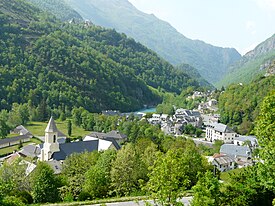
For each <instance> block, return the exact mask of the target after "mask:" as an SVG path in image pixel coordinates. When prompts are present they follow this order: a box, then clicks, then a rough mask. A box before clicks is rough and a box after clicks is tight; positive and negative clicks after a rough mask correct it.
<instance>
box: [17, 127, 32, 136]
mask: <svg viewBox="0 0 275 206" xmlns="http://www.w3.org/2000/svg"><path fill="white" fill-rule="evenodd" d="M13 132H14V133H21V134H22V135H29V136H33V135H32V133H31V132H30V131H29V130H27V129H26V128H25V127H24V126H23V125H19V126H17V127H16V128H15V129H14V130H13Z"/></svg>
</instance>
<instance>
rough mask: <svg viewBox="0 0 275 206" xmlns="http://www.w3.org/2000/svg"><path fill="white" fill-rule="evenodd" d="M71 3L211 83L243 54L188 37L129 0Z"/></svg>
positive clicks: (94, 0) (75, 7)
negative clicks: (194, 71)
mask: <svg viewBox="0 0 275 206" xmlns="http://www.w3.org/2000/svg"><path fill="white" fill-rule="evenodd" d="M69 4H70V5H71V7H72V8H74V9H75V10H76V11H78V12H79V13H80V14H81V15H83V17H84V16H85V18H87V19H91V21H92V22H93V23H95V24H97V25H101V26H104V27H108V28H115V29H117V30H118V31H121V32H123V33H125V34H127V35H129V36H131V37H133V38H135V39H136V40H137V41H139V42H141V43H142V44H144V45H146V46H148V47H149V48H150V49H152V50H154V51H156V52H157V53H158V54H159V55H160V56H162V57H163V58H164V59H166V60H168V61H169V62H171V63H172V64H175V65H177V64H182V63H183V62H185V63H188V64H190V65H191V66H193V67H195V68H197V69H198V70H199V72H200V73H201V74H202V76H203V77H204V78H205V79H207V80H208V81H209V82H211V83H213V82H217V80H219V79H220V78H221V77H222V76H223V75H224V74H225V73H226V71H227V68H228V66H229V65H231V64H232V63H234V62H235V61H236V60H239V59H240V57H241V55H240V54H239V53H238V52H237V51H236V50H235V49H228V48H219V47H214V46H212V45H209V44H206V43H204V42H202V41H197V40H195V41H193V40H191V39H188V38H186V37H184V36H183V35H182V34H180V33H179V32H177V31H176V30H175V29H174V28H173V27H172V26H171V25H170V24H168V23H167V22H164V21H161V20H159V19H158V18H156V17H155V16H154V15H151V14H145V13H143V12H140V11H138V10H136V8H135V7H133V6H132V5H131V4H129V3H128V2H127V1H112V2H110V1H109V0H104V1H103V0H101V1H97V0H82V2H81V4H79V1H78V0H71V1H69ZM102 8H104V10H103V9H102ZM99 11H100V12H99ZM152 67H154V65H152ZM148 78H150V77H149V76H148Z"/></svg>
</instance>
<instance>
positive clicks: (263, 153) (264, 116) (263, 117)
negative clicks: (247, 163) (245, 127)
mask: <svg viewBox="0 0 275 206" xmlns="http://www.w3.org/2000/svg"><path fill="white" fill-rule="evenodd" d="M274 114H275V92H273V93H272V94H270V95H269V96H267V97H266V98H265V99H264V101H263V103H262V105H261V111H260V115H259V117H258V120H257V122H256V127H255V131H256V136H257V138H258V141H259V145H260V158H261V159H262V160H263V161H264V163H262V164H260V167H259V171H258V174H259V175H260V177H261V180H262V181H261V182H262V183H263V185H264V186H265V187H267V188H269V189H271V190H273V191H275V161H274V154H275V138H274V137H275V115H274Z"/></svg>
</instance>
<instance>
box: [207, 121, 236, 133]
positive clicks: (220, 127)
mask: <svg viewBox="0 0 275 206" xmlns="http://www.w3.org/2000/svg"><path fill="white" fill-rule="evenodd" d="M210 127H212V128H214V130H216V131H218V132H223V133H234V131H233V129H231V128H230V127H228V126H227V125H225V124H221V123H213V124H210Z"/></svg>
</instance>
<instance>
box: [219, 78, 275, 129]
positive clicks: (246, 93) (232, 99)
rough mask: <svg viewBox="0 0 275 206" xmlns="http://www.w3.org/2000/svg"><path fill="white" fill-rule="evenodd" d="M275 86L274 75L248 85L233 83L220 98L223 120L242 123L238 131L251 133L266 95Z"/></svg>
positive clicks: (237, 123) (229, 122) (235, 123)
mask: <svg viewBox="0 0 275 206" xmlns="http://www.w3.org/2000/svg"><path fill="white" fill-rule="evenodd" d="M274 88H275V78H274V77H273V76H270V77H263V78H261V79H257V80H255V81H253V82H251V83H250V84H248V85H239V84H238V85H231V86H229V87H228V88H227V89H226V90H225V92H224V93H222V94H221V95H220V98H219V111H220V114H221V122H222V123H224V124H230V125H240V126H239V128H238V132H239V133H242V134H245V133H250V132H251V130H252V128H253V125H252V123H253V122H254V121H255V120H256V118H257V116H258V114H259V108H260V104H261V102H262V101H263V99H264V97H265V96H266V95H267V94H268V93H269V92H271V91H273V90H274Z"/></svg>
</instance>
